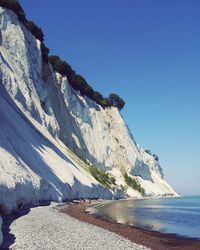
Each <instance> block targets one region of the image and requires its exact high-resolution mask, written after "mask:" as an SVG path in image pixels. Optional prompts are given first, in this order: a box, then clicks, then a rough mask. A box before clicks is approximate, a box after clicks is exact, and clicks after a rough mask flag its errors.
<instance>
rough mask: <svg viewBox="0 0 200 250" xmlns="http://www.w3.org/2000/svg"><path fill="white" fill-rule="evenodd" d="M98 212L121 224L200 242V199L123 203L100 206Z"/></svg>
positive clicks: (102, 216)
mask: <svg viewBox="0 0 200 250" xmlns="http://www.w3.org/2000/svg"><path fill="white" fill-rule="evenodd" d="M94 213H95V215H97V216H99V217H101V218H104V219H107V220H110V221H114V222H118V223H121V224H128V225H132V226H135V227H139V228H143V229H148V230H154V231H159V232H162V233H172V234H176V235H180V236H185V237H191V238H197V239H200V196H193V197H192V196H191V197H179V198H165V199H143V200H123V201H117V202H113V203H109V204H106V205H103V206H100V207H97V208H95V210H94Z"/></svg>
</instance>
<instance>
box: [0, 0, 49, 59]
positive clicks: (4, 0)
mask: <svg viewBox="0 0 200 250" xmlns="http://www.w3.org/2000/svg"><path fill="white" fill-rule="evenodd" d="M0 6H1V7H4V8H7V9H9V10H12V11H13V12H15V14H16V15H17V16H18V19H19V21H20V22H22V23H23V25H24V26H25V27H26V28H27V29H28V30H29V31H30V32H31V33H32V34H33V35H34V36H35V38H36V39H38V40H40V41H41V51H42V58H43V61H44V62H45V63H47V62H48V54H49V49H48V48H47V47H46V46H45V45H44V43H43V42H44V34H43V31H42V29H41V28H39V27H38V26H37V25H36V24H35V23H34V22H32V21H29V20H27V19H26V15H25V12H24V10H23V9H22V7H21V5H20V4H19V2H18V1H17V0H0Z"/></svg>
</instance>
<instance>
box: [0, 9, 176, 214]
mask: <svg viewBox="0 0 200 250" xmlns="http://www.w3.org/2000/svg"><path fill="white" fill-rule="evenodd" d="M40 45H41V44H40V42H39V41H38V40H36V39H35V37H34V36H33V35H32V34H31V33H30V32H29V31H28V30H27V29H26V28H25V27H24V26H23V25H22V24H21V23H19V21H18V18H17V16H16V15H15V14H14V13H13V12H12V11H10V10H7V9H4V8H1V7H0V121H1V123H0V205H3V206H4V207H5V210H6V211H7V212H10V211H11V210H12V209H15V208H16V207H18V206H21V205H22V204H26V203H31V204H37V203H38V202H39V201H42V200H55V201H62V200H64V199H70V198H80V197H91V198H92V197H101V198H108V199H110V198H113V197H123V194H122V193H120V192H118V193H113V192H112V191H110V190H108V189H105V188H104V187H102V186H101V185H100V184H99V183H98V182H97V181H96V180H95V179H94V178H93V177H92V176H91V175H90V174H89V173H88V172H87V171H86V170H84V169H83V168H82V167H81V166H80V164H79V163H77V162H76V161H75V160H73V159H72V158H71V156H70V154H69V151H68V150H67V149H66V147H65V145H67V146H68V147H69V148H70V149H71V150H72V151H74V152H75V153H76V154H77V155H79V156H80V157H81V158H83V159H84V160H87V161H89V162H90V163H92V164H94V165H96V166H98V167H100V168H102V169H104V170H106V171H108V172H110V173H111V174H113V175H114V176H115V177H116V182H117V184H118V185H125V181H124V178H123V174H122V173H123V171H126V172H128V173H129V174H131V175H134V176H137V177H136V178H137V179H138V181H139V182H140V183H141V185H142V186H143V187H144V188H145V191H146V194H147V195H153V196H162V195H167V194H170V195H176V192H175V191H174V190H173V189H172V188H171V187H170V186H169V185H168V184H167V183H166V182H165V181H164V179H163V173H162V170H161V167H160V166H159V164H158V163H157V162H156V161H155V159H154V158H153V157H152V156H151V155H148V154H147V153H145V152H144V150H142V149H141V148H139V147H138V146H137V145H136V143H135V142H134V139H133V137H132V135H131V134H130V132H129V130H128V127H127V126H126V124H125V122H124V120H123V119H122V117H121V115H120V113H119V111H118V110H117V108H114V107H113V108H109V109H102V108H101V107H100V106H99V105H97V104H96V103H95V102H94V101H92V100H90V99H89V98H87V97H83V96H81V95H80V94H79V93H77V92H76V91H74V90H73V89H72V88H71V86H70V85H69V83H68V80H67V77H65V76H61V75H60V74H58V73H56V74H54V72H53V70H52V68H51V65H45V64H43V63H42V56H41V50H40ZM127 194H128V195H129V196H131V197H140V196H141V195H140V194H139V193H138V192H137V191H135V190H132V189H130V188H129V189H128V190H127Z"/></svg>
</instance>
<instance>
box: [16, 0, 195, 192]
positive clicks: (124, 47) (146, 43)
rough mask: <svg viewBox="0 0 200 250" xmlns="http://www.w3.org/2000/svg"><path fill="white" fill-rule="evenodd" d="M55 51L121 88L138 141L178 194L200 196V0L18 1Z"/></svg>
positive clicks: (106, 88) (98, 80) (99, 86)
mask: <svg viewBox="0 0 200 250" xmlns="http://www.w3.org/2000/svg"><path fill="white" fill-rule="evenodd" d="M20 2H21V4H22V6H23V8H24V9H25V12H26V14H27V17H28V18H29V19H31V20H33V21H34V22H35V23H36V24H37V25H38V26H40V27H42V29H43V31H44V34H45V41H46V42H45V43H46V45H47V46H48V47H49V49H50V51H51V54H57V55H59V56H60V57H61V58H63V59H64V60H66V61H67V62H69V63H70V64H71V65H72V67H73V68H74V69H75V70H76V71H77V72H78V73H80V74H81V75H83V76H84V77H85V78H86V79H87V81H88V82H89V83H90V84H91V85H92V86H93V87H94V88H95V89H96V90H98V91H100V92H101V93H102V94H104V95H105V96H107V95H108V94H109V93H111V92H114V93H118V94H119V95H120V96H121V97H122V98H123V99H124V100H125V101H126V106H125V108H124V110H123V111H122V115H123V117H124V118H125V120H126V122H127V123H128V126H129V127H130V129H131V131H132V133H133V135H134V137H135V139H136V141H137V142H138V143H139V144H140V145H141V146H143V147H144V148H145V149H150V150H151V151H152V152H153V153H156V154H157V155H158V156H159V157H160V163H161V165H162V167H163V170H164V173H165V178H166V179H167V180H168V181H169V182H170V184H172V186H173V187H174V188H175V189H176V190H177V191H178V192H180V193H181V194H200V14H199V13H200V1H199V0H187V1H186V0H162V1H161V0H56V1H55V0H49V1H47V0H46V1H35V0H21V1H20Z"/></svg>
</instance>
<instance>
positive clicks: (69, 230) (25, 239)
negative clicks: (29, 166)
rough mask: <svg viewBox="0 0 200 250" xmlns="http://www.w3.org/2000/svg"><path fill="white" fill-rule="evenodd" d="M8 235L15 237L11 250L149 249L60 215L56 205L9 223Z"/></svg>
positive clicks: (32, 211)
mask: <svg viewBox="0 0 200 250" xmlns="http://www.w3.org/2000/svg"><path fill="white" fill-rule="evenodd" d="M9 233H10V234H13V235H14V236H15V242H14V243H13V244H12V245H11V246H10V247H9V249H13V250H25V249H26V250H28V249H31V250H38V249H39V250H40V249H52V250H53V249H54V250H56V249H58V250H62V249H63V250H66V249H70V250H71V249H99V250H100V249H102V250H103V249H106V250H112V249H113V250H117V249H120V250H121V249H133V250H134V249H135V250H146V249H149V248H146V247H144V246H142V245H138V244H135V243H133V242H131V241H129V240H128V239H125V238H123V237H122V236H120V235H117V234H115V233H112V232H109V231H107V230H104V229H102V228H99V227H97V226H93V225H90V224H88V223H84V222H81V221H79V220H77V219H74V218H72V217H70V216H69V215H67V214H64V213H61V212H59V211H58V210H57V209H56V204H52V205H50V206H44V207H36V208H32V209H31V211H30V212H29V213H28V214H27V215H24V216H22V217H20V218H18V219H16V220H14V221H13V222H12V224H11V226H10V232H9Z"/></svg>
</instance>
